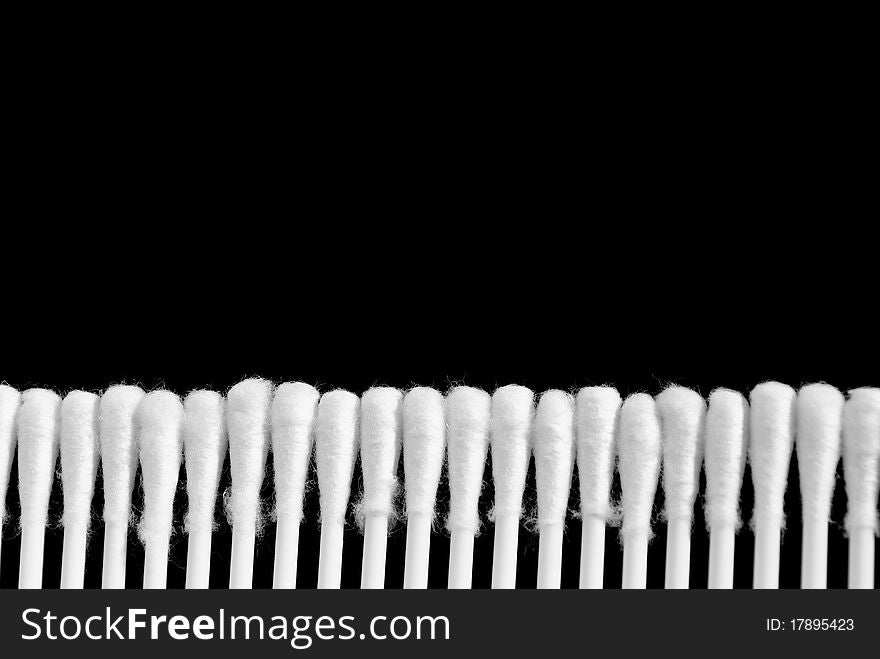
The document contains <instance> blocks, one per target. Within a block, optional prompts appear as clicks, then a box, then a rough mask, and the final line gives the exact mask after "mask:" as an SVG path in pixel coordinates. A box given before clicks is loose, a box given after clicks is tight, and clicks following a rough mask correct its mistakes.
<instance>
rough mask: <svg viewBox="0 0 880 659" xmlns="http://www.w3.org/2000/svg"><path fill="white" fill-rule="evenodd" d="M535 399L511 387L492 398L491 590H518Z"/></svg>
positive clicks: (522, 389)
mask: <svg viewBox="0 0 880 659" xmlns="http://www.w3.org/2000/svg"><path fill="white" fill-rule="evenodd" d="M534 417H535V395H534V394H533V393H532V390H531V389H527V388H526V387H521V386H519V385H508V386H506V387H501V388H500V389H498V390H496V391H495V393H494V394H493V395H492V419H491V430H490V439H489V447H490V449H491V451H492V480H493V482H494V484H495V509H494V515H495V551H494V555H493V558H492V588H497V589H510V588H516V562H517V561H516V559H517V551H518V547H519V523H520V518H521V517H522V500H523V490H525V486H526V474H527V473H528V469H529V458H530V457H531V453H532V446H531V442H532V426H533V424H534Z"/></svg>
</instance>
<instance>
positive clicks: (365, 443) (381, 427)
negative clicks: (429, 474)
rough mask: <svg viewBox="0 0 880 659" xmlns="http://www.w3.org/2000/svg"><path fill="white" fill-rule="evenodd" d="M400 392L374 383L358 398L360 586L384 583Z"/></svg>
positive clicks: (397, 454)
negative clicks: (361, 529) (361, 521)
mask: <svg viewBox="0 0 880 659" xmlns="http://www.w3.org/2000/svg"><path fill="white" fill-rule="evenodd" d="M402 407H403V395H402V394H401V393H400V391H398V390H397V389H392V388H390V387H376V388H373V389H370V390H369V391H367V392H366V393H364V395H363V397H362V399H361V471H362V472H363V481H364V498H363V514H364V555H363V562H362V564H361V588H367V589H375V588H384V587H385V552H386V549H387V545H388V519H389V516H390V515H391V510H392V505H393V498H394V493H395V491H396V490H397V467H398V465H399V464H400V445H401V441H402V440H401V438H402V432H403V428H402V423H403V417H402Z"/></svg>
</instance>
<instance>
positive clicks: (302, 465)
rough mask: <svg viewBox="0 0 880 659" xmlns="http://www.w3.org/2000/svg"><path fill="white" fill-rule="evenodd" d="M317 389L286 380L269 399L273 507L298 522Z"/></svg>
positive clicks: (313, 428)
mask: <svg viewBox="0 0 880 659" xmlns="http://www.w3.org/2000/svg"><path fill="white" fill-rule="evenodd" d="M319 398H320V394H319V393H318V390H317V389H315V388H314V387H313V386H311V385H309V384H305V383H303V382H285V383H284V384H282V385H281V386H279V387H278V388H277V389H276V390H275V398H274V400H273V401H272V411H271V418H272V456H273V462H274V470H275V509H276V512H277V513H278V515H279V516H280V517H284V518H286V519H289V520H290V521H291V522H292V523H296V524H298V523H299V522H300V520H301V519H302V507H303V494H304V493H305V488H306V477H307V475H308V473H309V461H310V460H311V459H312V446H313V444H314V437H315V415H316V414H317V410H318V399H319Z"/></svg>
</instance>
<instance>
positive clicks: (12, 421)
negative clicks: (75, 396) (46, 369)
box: [0, 384, 21, 524]
mask: <svg viewBox="0 0 880 659" xmlns="http://www.w3.org/2000/svg"><path fill="white" fill-rule="evenodd" d="M20 404H21V394H20V393H18V390H16V389H13V388H12V387H9V386H6V385H5V384H0V524H2V523H3V520H4V519H5V518H6V489H7V488H8V487H9V472H10V470H11V469H12V457H13V456H14V455H15V444H16V441H17V438H18V431H17V428H16V425H17V418H18V406H19V405H20Z"/></svg>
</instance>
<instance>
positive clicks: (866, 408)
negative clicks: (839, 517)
mask: <svg viewBox="0 0 880 659" xmlns="http://www.w3.org/2000/svg"><path fill="white" fill-rule="evenodd" d="M878 464H880V389H875V388H869V387H865V388H862V389H855V390H853V391H851V392H849V400H847V401H846V404H845V405H844V408H843V467H844V471H845V476H846V478H845V483H846V498H847V513H846V529H847V531H849V532H850V533H852V531H854V530H855V529H860V528H867V529H870V530H871V532H872V533H874V532H876V530H877V493H878V489H880V486H878V479H880V469H878Z"/></svg>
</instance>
